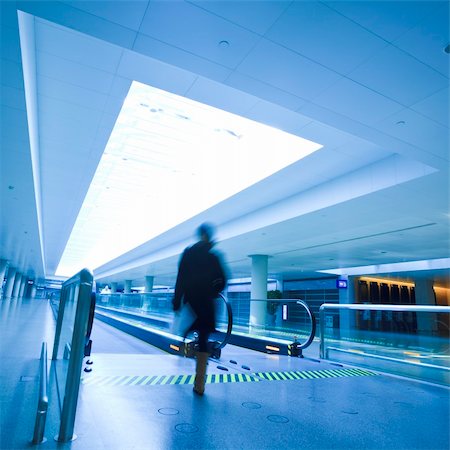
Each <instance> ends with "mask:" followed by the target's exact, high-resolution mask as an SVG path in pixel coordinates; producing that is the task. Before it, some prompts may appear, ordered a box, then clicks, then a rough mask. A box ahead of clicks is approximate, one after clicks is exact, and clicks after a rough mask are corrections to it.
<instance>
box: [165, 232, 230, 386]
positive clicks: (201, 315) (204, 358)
mask: <svg viewBox="0 0 450 450" xmlns="http://www.w3.org/2000/svg"><path fill="white" fill-rule="evenodd" d="M197 235H198V238H199V241H198V242H197V243H195V244H194V245H192V246H191V247H188V248H186V249H185V250H184V252H183V255H182V256H181V259H180V262H179V266H178V275H177V281H176V284H175V295H174V298H173V309H174V311H178V310H179V309H180V308H181V307H182V305H183V304H188V305H189V306H190V307H191V308H192V311H193V313H194V315H195V320H194V323H193V324H192V325H191V327H190V328H189V331H196V332H197V333H198V351H197V352H196V355H195V356H196V369H195V382H194V392H195V393H196V394H198V395H203V393H204V391H205V381H206V366H207V364H208V357H209V352H208V338H209V335H210V333H212V332H213V331H214V330H215V328H216V314H215V302H214V299H215V298H216V297H217V296H218V295H219V293H220V292H221V291H222V290H223V289H224V288H225V284H226V281H227V280H226V274H225V269H224V265H223V263H222V262H221V260H220V258H219V256H218V255H217V254H216V253H215V252H213V251H212V248H213V246H214V244H215V242H214V241H213V236H214V228H213V226H212V225H211V224H208V223H204V224H202V225H200V227H199V228H198V229H197Z"/></svg>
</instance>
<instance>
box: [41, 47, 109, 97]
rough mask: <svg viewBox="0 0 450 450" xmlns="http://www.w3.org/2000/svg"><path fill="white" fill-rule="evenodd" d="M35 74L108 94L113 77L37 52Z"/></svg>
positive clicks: (102, 71)
mask: <svg viewBox="0 0 450 450" xmlns="http://www.w3.org/2000/svg"><path fill="white" fill-rule="evenodd" d="M36 53H37V62H36V70H37V74H38V76H39V75H43V76H46V77H48V78H54V79H56V80H59V81H64V82H66V83H69V84H74V85H75V86H79V87H82V88H86V89H93V90H95V91H97V92H100V93H101V94H108V93H109V91H110V89H111V85H112V82H113V78H114V75H113V74H111V73H109V72H105V71H104V70H100V69H96V68H93V67H89V66H86V65H82V64H78V63H76V62H73V61H69V60H67V59H63V58H59V57H57V56H54V55H51V54H49V53H45V52H40V51H37V52H36Z"/></svg>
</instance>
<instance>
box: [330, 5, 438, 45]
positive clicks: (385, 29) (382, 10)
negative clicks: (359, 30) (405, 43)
mask: <svg viewBox="0 0 450 450" xmlns="http://www.w3.org/2000/svg"><path fill="white" fill-rule="evenodd" d="M325 3H326V4H327V5H328V6H329V7H331V8H333V9H335V10H336V11H339V12H340V13H341V14H343V15H344V16H346V17H348V18H349V19H351V20H353V21H355V22H356V23H358V24H360V25H361V26H363V27H364V28H366V29H368V30H370V31H372V32H373V33H374V34H376V35H378V36H381V37H382V38H383V39H386V40H387V41H389V42H392V41H393V40H395V39H397V38H399V37H400V36H402V35H403V34H405V33H406V32H407V31H409V30H410V29H411V28H413V27H415V26H416V25H417V24H418V23H419V22H420V21H422V20H423V18H424V17H425V16H426V15H427V14H428V13H429V12H430V9H431V8H433V4H434V3H435V2H430V1H381V2H380V1H378V0H376V1H364V2H355V1H327V2H325Z"/></svg>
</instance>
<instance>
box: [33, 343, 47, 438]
mask: <svg viewBox="0 0 450 450" xmlns="http://www.w3.org/2000/svg"><path fill="white" fill-rule="evenodd" d="M47 390H48V372H47V343H46V342H43V343H42V348H41V359H40V362H39V400H38V407H37V412H36V422H35V424H34V434H33V440H32V441H31V443H32V444H41V443H42V442H45V438H44V430H45V421H46V418H47V411H48V394H47Z"/></svg>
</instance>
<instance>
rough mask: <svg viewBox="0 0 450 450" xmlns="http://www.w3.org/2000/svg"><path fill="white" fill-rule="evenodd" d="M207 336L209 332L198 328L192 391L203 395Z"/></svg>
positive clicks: (207, 355)
mask: <svg viewBox="0 0 450 450" xmlns="http://www.w3.org/2000/svg"><path fill="white" fill-rule="evenodd" d="M208 337H209V333H208V332H207V331H205V330H198V352H196V358H197V360H196V368H195V382H194V392H195V393H196V394H199V395H203V393H204V392H205V381H206V366H207V364H208V357H209V353H208Z"/></svg>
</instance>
